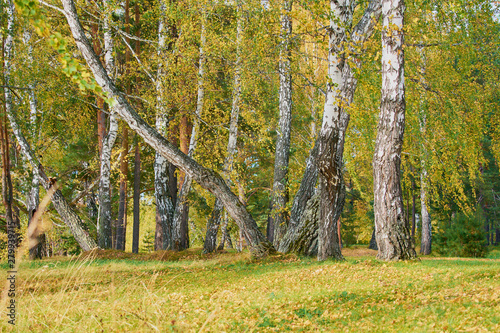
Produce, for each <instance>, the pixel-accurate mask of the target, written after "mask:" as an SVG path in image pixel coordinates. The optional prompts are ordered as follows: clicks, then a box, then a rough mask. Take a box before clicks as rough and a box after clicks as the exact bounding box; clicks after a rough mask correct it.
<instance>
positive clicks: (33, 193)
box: [23, 30, 44, 259]
mask: <svg viewBox="0 0 500 333" xmlns="http://www.w3.org/2000/svg"><path fill="white" fill-rule="evenodd" d="M23 42H24V44H26V46H27V48H28V62H29V64H30V65H33V47H32V44H31V33H30V31H29V30H26V31H25V32H24V36H23ZM28 88H29V90H28V97H29V107H30V129H31V133H30V136H31V138H30V139H31V146H32V147H33V150H34V151H36V146H37V144H36V142H37V113H38V103H37V99H36V94H35V85H34V84H33V83H32V82H30V83H29V84H28ZM39 203H40V179H39V177H38V170H37V169H33V170H32V179H31V186H30V190H29V193H28V195H27V200H26V207H27V209H28V219H29V220H28V225H29V224H30V223H31V219H32V217H33V215H34V214H35V212H36V211H37V210H38V205H39ZM33 237H37V239H38V241H37V245H36V246H35V247H33V248H31V249H29V251H30V259H35V258H42V256H43V244H42V242H43V241H42V240H43V239H44V235H41V234H34V235H33Z"/></svg>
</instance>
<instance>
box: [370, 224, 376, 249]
mask: <svg viewBox="0 0 500 333" xmlns="http://www.w3.org/2000/svg"><path fill="white" fill-rule="evenodd" d="M368 248H369V249H370V250H378V246H377V238H376V237H375V228H373V233H372V238H371V239H370V245H368Z"/></svg>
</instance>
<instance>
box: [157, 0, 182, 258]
mask: <svg viewBox="0 0 500 333" xmlns="http://www.w3.org/2000/svg"><path fill="white" fill-rule="evenodd" d="M166 20H167V16H166V6H165V2H164V1H163V0H160V18H159V21H158V50H157V53H158V59H159V62H158V71H157V75H156V130H157V131H158V132H159V133H160V134H161V135H167V131H168V115H167V110H166V108H165V104H164V100H163V96H164V94H165V92H164V89H163V82H162V79H163V77H164V75H165V70H164V65H163V62H162V59H163V56H164V53H165V47H166V45H165V43H166V31H165V30H166ZM171 168H172V166H171V165H170V163H168V161H167V160H166V159H165V158H164V157H163V156H161V155H160V154H159V153H158V152H156V154H155V163H154V173H155V181H154V182H155V199H156V231H155V250H160V249H166V248H169V247H170V243H171V240H172V227H173V217H174V208H175V203H173V198H172V194H171V193H170V191H169V184H170V183H171V182H172V181H173V180H174V179H173V178H174V177H175V174H172V177H170V176H171V174H170V169H171ZM175 195H177V185H176V193H175Z"/></svg>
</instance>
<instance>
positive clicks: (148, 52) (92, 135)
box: [0, 0, 500, 256]
mask: <svg viewBox="0 0 500 333" xmlns="http://www.w3.org/2000/svg"><path fill="white" fill-rule="evenodd" d="M9 3H10V2H9V1H6V2H2V11H1V15H2V41H3V43H2V45H3V48H2V50H3V52H2V54H3V57H4V61H3V62H2V63H3V64H4V67H3V72H4V75H3V77H4V81H3V84H2V89H3V92H4V93H3V94H2V96H5V98H3V99H2V100H3V103H2V104H3V108H2V113H3V114H2V117H1V118H2V127H1V132H2V136H1V139H2V168H3V169H2V170H3V173H2V175H3V192H2V193H3V198H4V207H3V209H4V211H3V212H2V213H0V214H3V218H2V220H1V221H3V225H2V226H1V227H2V230H3V233H2V240H3V244H4V245H3V251H4V253H6V250H7V228H6V226H7V219H8V218H7V215H8V214H9V212H8V211H9V210H11V213H10V214H12V218H13V219H15V220H16V221H18V223H19V226H20V227H21V232H20V233H21V234H23V232H24V231H23V230H25V229H26V228H27V224H28V223H27V222H28V221H29V218H30V213H31V212H32V208H31V207H33V205H34V203H36V202H37V200H38V199H33V196H31V199H30V193H35V196H38V194H36V193H38V192H36V191H35V192H34V191H33V189H35V188H38V187H39V186H40V185H39V184H38V183H37V179H36V178H37V177H36V176H35V177H33V174H36V173H37V172H38V170H37V169H36V168H33V167H32V165H30V161H28V160H29V158H27V157H26V156H24V155H23V152H22V144H21V143H19V142H18V140H17V139H16V137H15V133H14V131H13V129H12V126H11V125H12V122H11V121H10V119H8V117H7V113H8V111H7V108H8V106H7V104H8V103H9V101H8V97H7V95H9V93H8V92H10V93H11V98H12V105H13V112H14V113H15V115H16V118H17V124H18V129H19V130H20V131H21V132H22V133H24V137H25V138H26V140H27V142H29V144H30V146H31V149H32V150H33V151H34V154H35V155H36V156H37V157H36V158H37V159H38V160H39V162H40V163H41V164H42V165H43V170H44V171H45V173H46V174H47V175H48V176H49V177H51V179H57V182H58V183H59V184H60V189H61V191H62V195H63V196H64V197H65V198H66V199H67V200H68V202H69V203H70V206H71V209H72V210H74V211H77V212H78V216H79V217H80V218H81V219H82V225H83V226H84V228H85V229H86V230H88V232H89V234H90V237H91V238H93V239H94V240H95V242H96V243H98V244H99V246H100V247H103V248H117V249H125V250H126V251H132V250H135V251H137V250H138V249H139V248H140V249H141V250H142V251H151V250H153V249H162V248H171V247H172V245H171V244H170V245H169V244H167V243H168V242H166V241H165V234H164V233H163V231H162V230H160V231H158V228H159V227H158V225H157V224H158V222H157V221H158V214H160V213H159V212H158V209H157V208H158V204H157V200H158V199H157V198H158V197H157V195H158V192H159V191H161V189H159V188H158V187H157V186H156V185H155V172H157V170H159V169H158V168H159V167H158V164H159V162H158V156H155V151H154V150H153V149H152V148H150V147H149V146H148V145H146V144H144V142H143V141H142V139H140V138H139V137H138V136H137V135H135V134H134V133H133V132H131V131H129V130H128V128H127V125H126V124H125V123H124V122H123V121H121V120H117V119H113V117H110V116H109V115H110V110H111V109H112V106H111V107H110V106H109V105H108V104H109V103H107V102H109V101H107V100H106V99H105V98H102V95H100V94H99V89H98V88H96V86H92V84H93V83H92V81H91V80H89V79H88V78H89V76H90V74H89V73H88V71H87V70H85V68H84V66H83V65H82V64H83V63H84V61H81V60H80V61H79V62H75V59H76V60H77V61H78V59H81V55H80V54H79V51H78V50H77V49H76V46H75V45H74V40H73V38H72V37H71V33H70V31H69V28H68V27H67V24H66V19H65V18H64V15H62V14H61V13H60V12H59V11H58V10H57V9H54V8H59V6H60V5H59V3H58V2H53V3H52V2H50V1H47V2H46V3H45V4H42V5H41V6H40V7H37V9H36V13H37V15H43V21H42V22H44V24H41V23H40V21H36V18H35V19H33V18H31V20H29V19H28V18H27V16H26V15H21V14H22V13H23V12H22V11H20V12H16V13H15V14H12V13H11V12H10V11H9V10H10V7H9V6H10V5H9ZM369 4H370V2H369V1H360V2H359V3H357V6H355V9H356V10H354V11H353V13H354V14H353V16H354V22H356V20H357V19H359V18H360V17H361V16H362V15H363V13H364V11H365V9H366V8H367V7H368V6H369ZM30 5H31V3H28V5H27V6H30ZM54 6H56V7H54ZM77 7H78V9H79V16H80V20H81V22H82V24H83V26H84V28H85V32H86V35H87V37H88V38H90V40H91V41H92V45H93V47H94V50H95V52H96V53H97V54H98V55H100V56H101V58H102V60H103V62H106V67H107V69H108V74H110V76H111V77H112V78H113V80H114V81H115V82H116V85H117V86H118V87H119V89H120V91H121V92H123V94H125V96H126V97H127V99H128V101H129V102H130V104H132V105H133V106H134V107H135V108H136V110H138V112H139V114H140V115H141V116H142V117H143V118H144V119H145V120H146V121H147V122H148V123H150V124H154V125H155V126H156V128H157V129H160V130H162V131H163V132H164V134H165V135H166V136H167V138H168V139H169V140H170V141H171V142H173V143H174V144H175V145H177V146H178V147H179V149H180V150H181V151H183V152H184V153H186V154H188V153H191V155H192V156H193V157H194V159H195V160H196V161H198V162H199V163H201V164H202V165H203V166H206V167H208V168H211V169H214V170H216V171H219V172H221V173H223V174H225V175H226V177H227V179H229V181H228V183H229V184H230V186H231V188H232V190H233V192H235V193H238V195H239V198H240V201H242V202H243V203H244V204H245V205H246V208H247V210H248V211H249V212H250V213H251V215H252V216H253V217H254V218H255V220H256V222H257V225H258V227H259V228H260V229H261V230H262V232H263V233H265V231H266V228H267V227H268V224H269V219H270V218H271V219H272V218H273V216H275V214H276V209H275V208H273V207H272V206H273V205H272V200H273V199H272V198H273V193H275V192H276V190H275V189H273V175H275V174H276V171H275V170H276V162H275V161H276V159H275V156H277V155H278V153H279V152H282V151H283V148H282V147H281V148H280V147H277V141H279V139H278V138H279V136H280V135H281V133H280V130H279V128H280V119H282V117H280V92H281V89H280V87H281V84H282V82H281V81H280V75H279V72H280V63H282V62H283V45H284V44H286V45H287V53H286V58H287V59H289V64H290V77H291V79H290V82H291V84H292V90H291V95H290V104H291V107H292V117H291V132H290V133H291V140H290V147H289V150H287V151H289V165H288V167H287V168H286V169H287V171H288V173H287V180H286V181H285V184H286V187H287V189H288V190H287V191H288V192H289V195H288V197H290V198H293V197H294V194H295V193H297V191H298V189H299V186H300V184H301V181H302V176H303V174H304V171H305V169H306V159H307V158H308V156H309V153H310V151H311V149H312V148H313V146H314V142H315V140H316V138H317V136H318V133H319V131H320V127H321V123H322V121H321V119H322V113H323V106H324V103H325V102H324V99H325V97H324V94H325V90H326V88H325V87H327V83H328V82H327V69H328V61H327V59H328V27H329V24H330V23H329V21H330V19H331V16H330V12H329V3H328V2H326V1H294V2H293V6H292V4H291V2H286V1H285V2H278V1H269V2H267V1H245V2H238V1H235V2H230V1H228V2H223V1H168V2H167V1H165V2H153V1H137V2H132V1H130V2H129V1H126V2H114V1H105V2H103V3H100V2H93V1H81V2H77ZM18 8H19V7H18ZM20 8H22V7H20ZM353 8H354V6H353ZM286 15H289V17H290V24H291V28H290V34H289V35H286V34H285V35H284V33H283V17H284V16H286ZM11 17H15V20H14V24H13V25H12V26H11V25H9V24H10V22H11ZM40 17H41V16H40ZM496 17H498V9H497V7H495V4H494V2H491V1H479V0H478V1H407V2H406V19H405V22H406V25H405V30H404V32H405V47H404V50H405V65H406V66H405V69H406V73H405V77H406V107H407V108H406V129H405V136H404V138H405V139H404V146H403V152H402V155H401V162H402V165H401V177H402V189H403V198H404V202H405V206H406V218H407V220H408V221H410V225H411V226H412V236H413V237H414V238H415V240H416V243H417V244H420V241H421V239H420V238H421V234H422V222H421V221H422V218H421V217H422V215H424V214H423V213H422V212H421V209H423V207H424V206H426V208H425V209H427V210H428V211H429V213H430V214H429V215H430V216H431V221H432V233H433V236H434V237H433V238H434V239H435V241H436V243H435V245H437V248H438V249H439V250H440V251H441V252H442V253H445V254H450V255H468V256H481V255H484V254H485V252H486V250H487V248H486V246H487V245H489V244H498V242H499V241H500V224H499V223H500V222H499V218H498V214H499V213H500V212H499V211H498V208H499V204H500V201H499V200H500V197H499V193H500V192H499V191H500V175H499V168H498V166H499V164H498V161H499V158H500V146H499V144H500V141H499V140H498V138H499V128H500V113H499V104H500V94H499V87H498V82H499V78H500V77H499V74H500V72H499V70H500V57H499V55H498V52H499V51H498V50H499V49H500V48H499V39H498V36H499V27H500V26H499V23H498V20H496V19H495V18H496ZM162 24H163V29H164V30H163V34H162V33H161V31H162V30H161V29H159V28H160V27H161V26H162ZM11 28H12V29H13V30H10V29H11ZM345 28H346V29H347V30H348V31H349V29H350V28H352V27H349V26H348V27H345ZM44 29H45V30H44ZM9 31H13V32H14V34H13V36H14V38H13V40H12V49H13V57H11V59H10V64H9V66H10V67H9V68H10V71H9V73H8V74H9V79H8V81H6V80H5V77H6V76H5V73H6V72H5V68H6V66H5V56H6V54H7V47H6V46H7V45H8V41H7V40H8V36H9ZM380 31H381V23H380V22H379V23H378V24H376V25H375V27H374V31H373V35H372V36H371V38H369V39H368V40H367V41H366V42H365V43H363V44H362V45H360V46H359V47H360V49H359V50H355V51H356V52H357V53H359V57H357V58H356V61H355V62H354V63H353V64H352V68H354V72H355V77H356V78H357V80H358V89H357V90H356V93H355V95H354V101H353V103H352V104H351V105H350V107H349V108H348V113H349V114H350V123H349V127H348V129H347V132H346V139H345V148H344V149H345V152H344V167H343V171H344V178H345V189H346V199H345V207H344V210H343V212H342V217H341V221H342V223H341V225H342V230H341V234H342V241H343V245H344V246H348V245H351V244H368V243H369V242H370V239H371V238H372V234H373V226H374V213H373V173H372V172H373V170H372V158H373V153H374V149H375V137H376V135H377V122H378V115H379V106H380V91H381V79H380V72H381V64H380V57H381V53H382V51H381V46H380V38H381V37H380ZM284 36H285V37H286V38H285V37H284ZM162 37H163V40H162V39H161V38H162ZM107 38H109V39H108V41H107V40H106V39H107ZM109 40H112V41H113V44H112V47H110V48H108V46H109V45H110V44H109V43H108V42H109ZM284 41H286V43H284ZM108 50H109V53H108ZM346 52H353V53H356V52H354V51H346ZM108 55H111V57H110V56H108ZM110 59H112V60H113V61H112V62H110ZM85 85H87V87H86V89H82V88H85V87H84V86H85ZM235 95H237V96H239V98H238V99H237V100H236V106H235V104H234V103H235V98H234V96H235ZM159 105H161V108H162V109H161V112H159V109H158V108H159ZM235 107H237V109H238V117H237V119H238V120H237V121H238V123H237V140H235V141H234V143H235V147H234V150H233V151H232V152H231V151H230V149H229V145H228V141H231V140H230V133H231V118H232V115H233V119H234V109H235ZM159 115H161V117H159ZM162 117H163V118H162ZM162 126H163V127H162ZM113 131H114V132H113ZM110 133H115V134H113V135H114V136H116V137H115V138H113V135H109V134H110ZM113 141H115V142H114V145H113ZM107 147H108V148H107ZM111 147H113V148H112V149H111ZM107 149H108V153H109V163H108V165H109V168H110V177H109V185H108V186H109V190H108V191H109V194H110V195H109V204H110V206H109V209H108V210H107V211H109V212H110V214H111V215H110V221H111V222H112V224H111V228H110V229H109V230H108V231H109V237H107V239H106V237H104V238H102V237H101V235H99V232H98V230H101V233H102V230H103V227H102V225H101V228H99V226H100V221H102V218H103V216H104V215H103V214H104V213H105V211H103V207H104V205H103V202H104V201H103V197H101V195H100V193H99V191H100V190H99V188H102V186H105V184H104V185H103V184H102V183H101V184H100V181H102V179H103V178H102V177H101V175H102V173H103V169H102V168H103V156H104V155H105V153H103V152H106V151H107ZM285 149H286V148H285ZM190 151H191V152H190ZM228 156H231V159H232V161H231V163H229V164H228V162H227V159H228ZM155 163H156V164H157V165H156V166H155ZM228 165H229V166H230V167H228ZM33 170H35V171H36V172H35V173H34V172H33ZM278 170H279V169H278ZM167 173H168V179H169V182H168V186H167V187H168V190H167V191H165V192H166V193H167V192H168V193H169V196H170V199H171V204H172V205H173V206H176V207H175V209H177V210H182V211H183V212H181V214H177V216H178V217H179V218H180V219H182V220H183V223H184V225H185V226H186V228H184V229H183V230H184V233H183V235H182V237H181V239H182V242H183V245H182V246H184V247H188V246H191V247H199V246H203V245H205V243H206V240H207V239H208V238H209V236H208V233H207V229H209V227H208V228H207V223H209V222H210V221H209V220H210V217H211V216H213V211H214V206H217V205H216V200H215V198H214V196H213V195H212V194H210V193H209V192H208V191H207V190H205V189H203V188H201V187H200V186H199V185H198V184H197V183H196V182H193V183H192V185H191V187H192V188H191V190H190V191H186V190H185V191H182V188H183V187H184V188H185V189H186V188H187V189H189V186H184V185H186V184H190V180H188V179H186V178H188V177H186V176H185V175H184V174H183V173H182V172H180V171H179V170H175V168H173V167H172V166H170V167H169V168H168V170H167ZM9 178H10V179H11V180H10V181H9ZM9 182H10V183H11V186H9ZM9 191H11V194H9ZM187 192H188V194H187ZM43 194H44V190H43V189H42V190H41V192H40V195H42V196H43ZM182 195H187V199H186V203H185V205H176V204H175V202H176V201H178V200H180V201H182V199H183V198H182ZM179 198H180V199H179ZM30 200H31V201H30ZM292 204H293V201H292V200H286V203H285V206H284V210H283V211H281V212H278V213H284V214H285V215H286V212H289V211H290V210H291V209H292ZM9 205H10V207H11V208H8V206H9ZM219 205H221V204H220V203H219ZM48 213H49V214H47V215H46V216H45V218H44V219H45V220H47V221H49V220H50V221H52V224H51V227H50V228H47V230H44V234H45V236H44V237H43V240H42V237H41V238H40V239H41V245H40V247H39V248H38V249H37V251H38V252H36V253H35V252H33V253H32V255H33V256H51V255H56V254H73V253H78V252H79V251H80V250H81V249H80V246H79V245H78V243H77V242H76V241H75V239H74V238H73V235H71V233H70V232H69V229H68V228H67V227H66V226H65V223H66V222H65V221H64V220H63V219H62V218H61V217H60V216H59V214H58V213H57V212H56V210H55V209H54V208H49V212H48ZM139 221H140V223H139ZM134 224H135V225H136V227H135V229H136V230H137V231H136V235H135V240H136V243H135V248H133V245H134V237H133V231H134V226H133V225H134ZM208 226H210V224H208ZM220 227H221V228H220V229H221V232H220V234H221V236H219V240H218V243H219V244H221V243H222V245H224V244H225V243H226V242H228V243H226V244H227V245H226V246H228V245H229V244H231V246H234V247H241V246H242V244H241V243H242V242H241V241H240V239H241V236H240V234H239V229H238V227H237V226H236V224H235V223H234V222H233V221H232V219H231V218H229V217H228V216H227V214H224V213H223V212H222V213H221V223H220ZM160 229H161V226H160ZM137 232H138V233H137ZM269 235H270V234H268V236H269ZM466 244H467V246H466Z"/></svg>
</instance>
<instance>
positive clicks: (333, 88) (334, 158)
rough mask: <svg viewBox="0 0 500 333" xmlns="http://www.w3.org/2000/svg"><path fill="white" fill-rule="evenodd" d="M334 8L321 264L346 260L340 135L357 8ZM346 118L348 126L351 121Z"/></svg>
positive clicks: (322, 165) (324, 131)
mask: <svg viewBox="0 0 500 333" xmlns="http://www.w3.org/2000/svg"><path fill="white" fill-rule="evenodd" d="M330 8H331V14H332V15H333V16H332V19H331V20H330V42H329V52H328V85H327V95H326V101H325V109H324V112H323V125H322V127H321V131H320V134H319V154H318V155H319V161H318V169H319V181H320V190H321V204H320V211H321V219H320V224H319V244H318V260H325V259H327V258H328V257H333V258H335V259H339V260H342V259H343V257H342V252H341V250H340V244H339V239H338V236H337V232H336V231H337V221H338V219H339V217H340V213H341V212H342V208H343V206H344V200H345V185H344V180H343V175H342V155H343V135H341V133H340V132H341V130H342V127H341V122H342V116H343V115H344V114H345V112H343V110H342V107H343V105H342V102H343V101H342V97H343V96H342V91H343V89H344V83H345V80H344V79H345V78H344V77H343V67H344V64H345V60H346V59H345V55H344V44H345V42H346V40H347V35H346V31H345V29H346V25H347V26H348V25H350V23H351V22H352V12H353V5H352V3H351V1H350V0H343V1H330ZM346 118H347V122H348V118H349V117H348V116H347V117H346ZM345 128H347V126H345ZM340 144H342V147H340Z"/></svg>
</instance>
